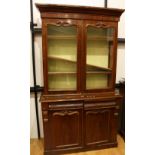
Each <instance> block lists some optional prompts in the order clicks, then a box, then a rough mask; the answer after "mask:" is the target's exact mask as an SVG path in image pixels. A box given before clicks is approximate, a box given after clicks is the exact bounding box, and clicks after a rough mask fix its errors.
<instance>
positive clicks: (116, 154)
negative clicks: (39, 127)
mask: <svg viewBox="0 0 155 155" xmlns="http://www.w3.org/2000/svg"><path fill="white" fill-rule="evenodd" d="M117 140H118V147H115V148H109V149H103V150H98V151H88V152H80V153H70V154H65V155H125V143H124V140H123V139H122V137H121V136H120V135H118V136H117ZM30 155H43V140H42V139H41V140H38V139H31V140H30Z"/></svg>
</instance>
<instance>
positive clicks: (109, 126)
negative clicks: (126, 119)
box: [42, 102, 118, 155]
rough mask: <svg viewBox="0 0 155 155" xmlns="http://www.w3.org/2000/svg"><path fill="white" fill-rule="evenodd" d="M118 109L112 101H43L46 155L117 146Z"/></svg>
mask: <svg viewBox="0 0 155 155" xmlns="http://www.w3.org/2000/svg"><path fill="white" fill-rule="evenodd" d="M44 107H46V108H44ZM117 109H118V106H116V103H115V102H108V103H107V102H100V103H96V102H90V103H89V102H88V103H87V102H82V103H78V102H69V103H68V102H65V103H64V102H62V103H60V102H59V103H51V104H50V103H48V106H47V103H46V104H45V103H43V104H42V110H43V111H42V112H43V122H44V148H45V155H55V154H61V153H68V152H77V151H86V150H90V149H91V148H92V149H99V148H107V147H112V146H117V141H116V134H117V132H116V131H117V115H118V113H117V111H118V110H117Z"/></svg>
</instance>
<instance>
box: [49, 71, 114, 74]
mask: <svg viewBox="0 0 155 155" xmlns="http://www.w3.org/2000/svg"><path fill="white" fill-rule="evenodd" d="M111 73H112V72H110V71H109V72H108V71H102V72H99V71H92V72H91V71H90V72H86V74H111ZM75 74H77V72H48V75H75Z"/></svg>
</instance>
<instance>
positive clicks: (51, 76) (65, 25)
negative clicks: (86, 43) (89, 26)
mask: <svg viewBox="0 0 155 155" xmlns="http://www.w3.org/2000/svg"><path fill="white" fill-rule="evenodd" d="M43 26H44V27H45V28H44V29H45V35H46V37H44V38H47V40H46V44H45V46H46V47H47V48H46V49H45V50H44V51H46V53H44V55H45V59H46V60H44V61H45V62H44V63H45V65H44V70H46V71H47V72H46V71H45V72H44V74H46V75H45V76H44V77H46V79H45V80H44V82H45V90H46V91H49V92H50V91H53V92H66V91H78V90H79V87H80V86H79V85H80V78H78V77H79V74H80V67H79V53H80V41H79V38H80V35H81V33H80V26H81V24H80V21H78V20H71V19H52V20H46V21H45V22H43ZM43 45H44V44H43Z"/></svg>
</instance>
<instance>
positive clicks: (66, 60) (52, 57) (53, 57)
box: [48, 56, 77, 63]
mask: <svg viewBox="0 0 155 155" xmlns="http://www.w3.org/2000/svg"><path fill="white" fill-rule="evenodd" d="M48 59H55V60H60V61H65V62H70V63H77V62H76V61H74V60H69V59H64V58H59V57H55V56H48Z"/></svg>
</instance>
